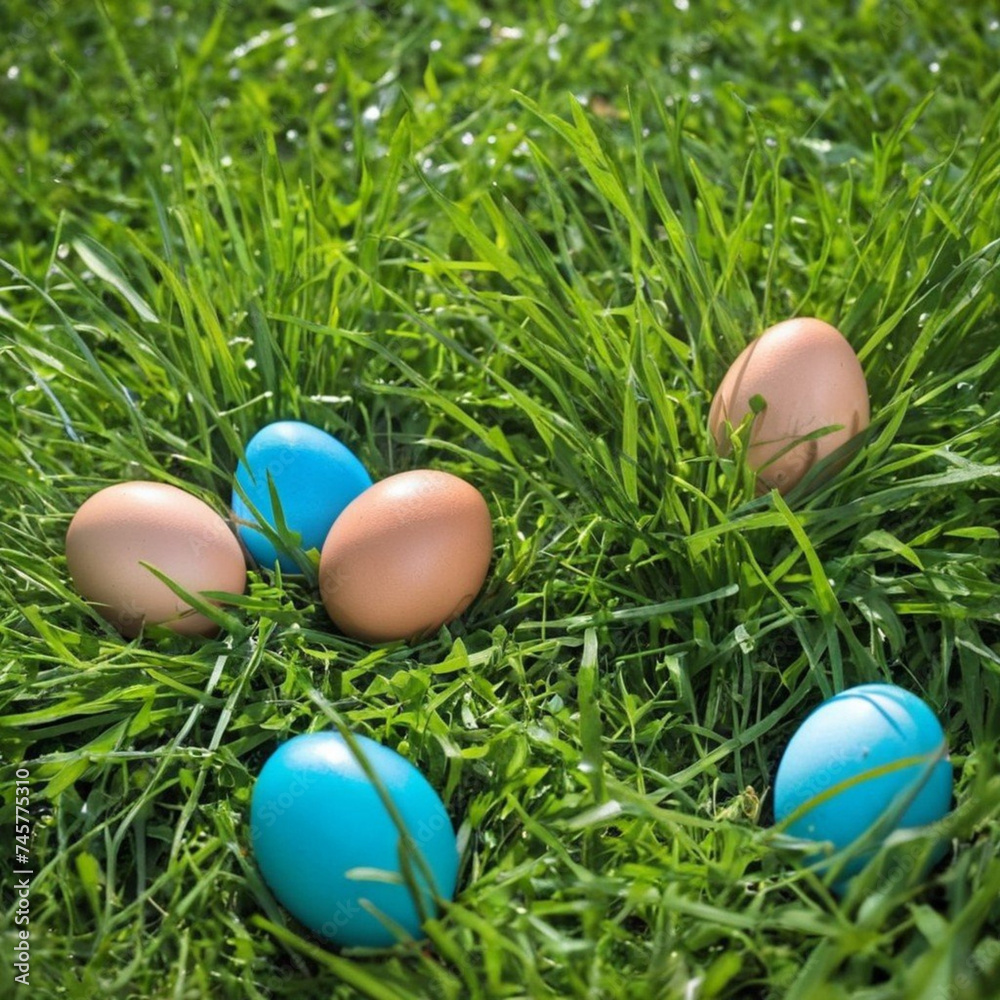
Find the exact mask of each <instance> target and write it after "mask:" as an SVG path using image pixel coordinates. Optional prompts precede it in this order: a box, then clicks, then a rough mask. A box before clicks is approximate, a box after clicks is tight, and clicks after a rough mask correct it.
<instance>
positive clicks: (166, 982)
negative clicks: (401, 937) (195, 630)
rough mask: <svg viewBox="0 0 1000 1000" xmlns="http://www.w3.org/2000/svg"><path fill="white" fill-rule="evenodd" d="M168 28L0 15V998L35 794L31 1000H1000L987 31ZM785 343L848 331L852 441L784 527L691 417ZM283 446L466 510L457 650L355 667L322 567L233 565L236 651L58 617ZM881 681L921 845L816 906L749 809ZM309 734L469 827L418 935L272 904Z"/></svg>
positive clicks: (998, 103) (813, 885)
mask: <svg viewBox="0 0 1000 1000" xmlns="http://www.w3.org/2000/svg"><path fill="white" fill-rule="evenodd" d="M172 6H173V10H169V9H168V8H165V7H161V6H159V5H151V4H149V3H144V2H141V0H140V2H137V3H135V4H124V3H123V4H118V3H111V2H110V0H105V2H104V3H101V2H97V0H92V2H79V3H72V4H70V3H66V2H60V0H51V2H50V3H49V4H48V5H47V6H46V5H42V8H41V11H40V12H39V10H38V8H36V7H35V6H34V5H31V4H28V3H27V2H25V0H14V2H13V3H8V4H5V5H4V11H3V13H2V15H0V35H2V36H3V38H4V39H5V44H4V45H3V46H2V47H0V87H2V89H0V102H2V107H3V110H4V115H5V118H6V122H5V123H4V124H3V127H2V130H0V191H2V192H3V199H2V203H0V258H2V259H3V265H2V267H0V274H2V275H3V277H2V278H0V331H2V334H3V339H2V342H0V354H2V365H0V383H2V387H3V392H2V394H0V426H2V428H3V434H2V435H0V458H2V461H0V482H2V487H0V489H2V494H0V495H2V496H3V498H4V501H5V503H4V512H3V517H2V519H0V561H2V565H3V566H4V572H3V573H2V574H0V671H2V672H0V678H2V680H0V706H2V707H0V740H2V762H0V779H2V782H3V786H2V787H3V802H4V804H3V809H2V814H3V827H2V829H3V831H4V833H3V836H4V837H5V841H4V842H3V843H2V844H0V860H2V866H3V875H2V878H3V881H4V885H5V890H4V894H3V899H2V906H3V908H4V909H3V912H2V914H0V950H2V955H3V958H2V960H0V985H2V989H3V992H4V995H7V994H8V993H9V992H10V990H11V976H12V967H13V960H12V951H13V934H14V931H15V929H16V928H15V927H14V925H13V924H12V918H13V914H14V898H15V897H14V895H13V890H12V888H9V887H11V886H12V882H13V878H12V876H10V875H9V871H10V870H12V867H13V865H12V856H13V847H14V840H13V832H12V825H13V821H14V794H13V780H14V771H15V768H17V767H19V766H24V767H27V768H28V769H29V771H30V774H31V792H32V805H31V811H32V816H33V822H34V827H35V832H34V840H33V842H32V846H31V851H32V855H33V858H34V860H35V866H36V874H35V876H34V880H33V883H32V895H31V905H32V910H31V919H32V923H31V928H32V933H33V937H32V943H31V951H32V973H31V986H30V987H29V988H24V987H19V988H17V990H16V991H15V992H14V994H13V995H14V996H22V995H23V996H25V997H28V996H30V997H32V998H36V997H37V998H49V997H65V998H80V1000H91V998H93V997H96V996H113V997H121V998H168V997H169V998H195V997H212V998H228V997H234V998H236V997H239V998H244V997H247V998H253V1000H262V998H267V1000H278V998H289V1000H291V998H296V997H302V996H317V997H319V996H323V997H337V998H348V997H370V998H379V1000H383V998H384V1000H418V998H419V1000H423V998H432V1000H452V998H454V1000H459V998H478V997H510V998H513V997H530V998H545V997H552V998H562V997H580V998H584V997H586V998H604V997H607V998H614V1000H619V998H636V1000H646V998H661V997H663V998H674V997H677V998H682V997H684V998H692V1000H695V998H697V1000H702V998H711V997H719V998H731V1000H735V998H748V1000H750V998H775V1000H776V998H778V997H788V998H802V1000H816V998H822V1000H825V998H845V1000H847V998H850V1000H859V998H860V1000H890V998H897V997H899V998H902V997H906V998H914V1000H916V998H920V1000H971V998H976V997H980V998H990V997H995V996H996V983H997V982H998V981H1000V902H998V897H1000V860H998V859H997V857H996V853H997V846H998V843H1000V773H998V768H997V752H998V738H1000V709H998V698H1000V630H998V628H997V625H998V621H1000V617H998V616H1000V532H998V530H997V520H998V512H1000V490H998V486H1000V465H998V462H997V455H998V453H1000V426H998V415H1000V301H998V292H1000V277H998V269H1000V240H998V234H1000V128H998V125H1000V73H998V71H997V67H998V65H1000V59H998V57H1000V25H998V23H997V20H996V19H994V17H993V15H990V14H989V13H988V6H989V5H986V4H977V3H973V2H970V0H965V2H951V3H944V2H943V0H928V2H926V3H921V4H917V3H914V2H911V0H895V2H889V3H885V2H872V0H859V2H858V3H854V4H850V5H849V4H841V5H836V7H837V9H836V11H833V10H831V6H833V5H824V4H820V3H818V2H815V0H802V2H796V3H784V2H777V3H774V4H754V5H751V4H749V3H747V2H744V3H739V2H729V3H719V4H712V5H701V4H695V3H692V4H691V5H690V8H691V9H689V10H686V11H680V10H678V9H677V8H676V7H675V6H674V5H672V4H669V3H653V2H649V3H644V2H638V0H635V2H631V3H621V4H616V3H609V2H607V0H605V2H597V3H591V4H581V3H577V2H570V0H558V2H557V0H543V2H541V3H537V4H536V3H527V2H525V3H519V4H514V5H499V4H496V5H495V4H490V3H486V2H482V3H478V4H477V3H475V2H472V0H442V2H440V3H435V4H430V3H426V4H425V3H421V2H415V0H411V2H410V3H407V4H402V3H399V2H390V3H387V4H385V5H383V6H382V7H380V8H372V9H365V8H362V7H360V6H359V5H357V4H354V3H348V2H342V3H339V4H335V5H333V6H330V7H325V8H322V9H319V10H317V11H316V12H311V11H310V8H309V7H308V5H307V4H306V3H303V2H300V0H282V2H271V3H262V4H253V3H249V2H239V0H231V2H228V3H224V4H215V5H212V4H204V3H203V4H195V3H188V2H181V0H176V2H174V4H173V5H172ZM682 6H686V5H683V4H682ZM703 7H708V8H709V9H707V10H706V9H703ZM126 10H127V11H128V13H125V11H126ZM824 11H825V13H824ZM32 17H34V19H35V20H34V22H33V21H32V20H31V19H32ZM283 25H284V26H285V27H283ZM264 31H268V32H269V34H266V35H265V34H263V33H262V32H264ZM796 314H800V315H817V316H820V317H823V318H824V319H827V320H829V321H831V322H833V323H834V324H835V325H837V326H838V327H839V328H840V329H841V330H842V331H843V332H844V333H845V335H846V336H847V337H848V338H849V339H850V341H851V343H852V344H853V345H854V347H855V349H856V350H857V351H858V353H859V356H860V357H861V359H862V362H863V365H864V368H865V372H866V375H867V377H868V381H869V387H870V390H871V396H872V424H871V428H870V431H869V432H868V434H867V437H866V442H865V447H864V448H863V449H862V450H861V451H860V453H859V454H858V455H857V456H856V457H855V458H854V459H853V460H852V461H851V463H850V465H849V466H848V467H847V469H846V470H845V471H844V472H843V473H841V474H840V475H839V476H838V477H837V478H836V479H835V480H833V481H832V482H830V483H828V484H827V485H824V486H822V487H821V488H818V489H816V490H815V491H813V492H812V493H810V494H808V495H798V496H795V495H793V496H790V497H789V498H788V503H787V504H785V503H781V502H780V501H778V500H777V499H775V498H771V497H764V498H760V499H755V498H754V494H753V488H752V484H751V483H750V481H749V479H748V476H747V475H746V472H745V470H744V469H742V468H741V467H740V464H739V461H738V460H728V459H727V460H720V459H719V458H717V457H716V456H715V454H714V452H713V449H712V447H711V444H710V438H709V435H708V432H707V428H706V421H707V414H708V404H709V401H710V399H711V395H712V392H713V390H714V388H715V386H716V384H717V383H718V381H719V379H720V378H721V376H722V374H723V372H724V371H725V369H726V367H727V366H728V364H729V362H730V361H731V360H732V359H733V358H734V357H735V355H736V354H737V353H738V351H739V350H740V349H741V348H742V346H743V345H744V344H745V343H746V342H747V341H748V340H749V339H750V338H751V337H752V336H753V335H755V334H756V333H757V332H759V331H760V330H761V329H763V327H765V326H766V325H769V324H770V323H773V322H776V321H778V320H781V319H784V318H787V317H789V316H792V315H796ZM279 417H297V418H301V419H304V420H308V421H310V422H313V423H316V424H318V425H320V426H322V427H325V428H327V429H328V430H330V431H331V432H333V433H335V434H337V435H338V436H339V437H341V439H342V440H343V441H344V442H345V443H347V444H348V445H349V446H350V447H352V448H353V449H354V450H355V451H356V452H357V454H358V455H359V457H360V458H361V460H362V461H363V462H364V463H365V464H366V466H367V467H368V468H369V469H370V470H371V472H372V474H373V475H374V476H375V477H376V478H380V477H383V476H385V475H388V474H390V473H392V472H395V471H400V470H403V469H409V468H415V467H421V466H433V467H436V468H442V469H448V470H451V471H453V472H456V473H457V474H459V475H462V476H464V477H466V478H467V479H469V480H470V481H471V482H473V483H475V484H476V485H477V486H478V487H479V488H480V489H481V490H482V491H483V492H484V494H485V495H486V496H487V498H488V500H489V502H490V507H491V511H492V514H493V517H494V524H495V537H496V554H495V559H494V563H493V566H492V568H491V573H490V576H489V580H488V583H487V587H486V589H485V591H484V593H483V594H482V595H481V596H480V598H479V599H478V600H477V601H476V602H475V604H474V605H473V606H472V608H471V609H470V611H469V612H468V613H467V614H466V615H465V616H464V618H463V619H462V620H461V621H460V622H457V623H455V625H453V626H452V627H451V628H449V629H446V630H442V632H441V633H440V634H439V635H438V636H436V637H435V638H433V639H432V640H428V641H426V642H423V643H421V644H420V645H417V646H404V645H397V646H394V647H390V648H380V649H371V648H368V647H364V646H361V645H358V644H355V643H353V642H351V641H348V640H346V639H345V638H343V637H342V636H339V635H338V634H336V632H335V631H334V629H333V627H332V625H331V624H330V622H329V620H328V619H327V618H326V616H325V614H324V612H323V610H322V606H321V604H320V602H319V600H318V594H317V592H316V590H315V588H314V586H313V585H312V583H311V582H310V581H309V580H305V581H302V580H285V581H281V582H275V581H270V580H268V579H266V578H261V577H259V576H257V575H254V576H252V578H251V585H250V587H249V589H248V591H247V594H246V595H245V596H244V597H243V598H242V599H241V600H240V601H239V602H234V603H233V604H232V605H230V606H229V607H228V608H227V611H228V612H229V613H230V614H231V615H233V616H234V618H235V624H234V626H233V627H232V628H231V629H228V630H227V631H225V632H224V633H223V634H221V635H220V637H219V638H218V639H215V640H212V641H204V642H198V641H192V640H185V639H181V638H178V637H172V636H163V635H155V636H150V637H147V638H146V639H143V640H141V641H137V642H133V643H126V642H124V641H123V640H122V639H120V638H119V637H118V636H117V635H116V634H114V633H113V632H110V631H109V629H108V628H107V627H106V626H104V625H103V624H102V623H101V621H100V620H99V619H98V618H97V617H96V616H95V615H94V614H93V613H92V612H91V611H90V610H89V609H88V608H87V606H86V605H85V604H84V603H83V602H82V601H81V600H80V598H79V597H77V596H76V595H75V594H74V593H73V592H72V590H71V588H70V587H69V584H68V579H67V573H66V565H65V559H64V556H63V538H64V534H65V530H66V526H67V524H68V522H69V519H70V517H71V516H72V513H73V511H74V510H75V509H76V507H77V506H78V505H79V504H80V503H81V502H82V500H83V499H84V498H85V497H86V496H88V495H89V494H91V493H92V492H94V491H95V490H96V489H98V488H100V487H101V486H104V485H108V484H110V483H112V482H117V481H120V480H122V479H127V478H152V479H157V480H161V481H165V482H171V483H175V484H183V485H184V486H185V487H186V488H188V489H190V490H192V491H194V492H195V493H197V494H198V495H200V496H202V497H204V498H205V499H206V500H208V501H209V502H210V503H212V504H213V505H215V506H216V507H217V508H218V509H219V510H224V503H225V501H226V499H228V496H229V493H230V488H231V477H232V473H233V470H234V468H235V463H236V460H237V457H238V454H239V448H240V444H241V442H243V441H245V440H246V439H247V437H248V436H249V435H250V434H251V433H252V432H253V431H254V430H255V429H256V428H258V427H259V426H260V425H262V424H263V423H266V422H267V421H269V420H272V419H276V418H279ZM870 680H892V681H894V682H896V683H898V684H901V685H902V686H904V687H906V688H908V689H910V690H912V691H915V692H917V693H919V694H920V695H921V696H923V697H924V698H925V699H926V700H927V701H928V702H929V703H930V704H931V705H932V706H933V707H934V708H935V710H936V711H937V712H938V713H939V715H940V717H941V719H942V721H943V723H944V725H945V727H946V729H947V732H948V737H949V742H950V747H951V755H952V762H953V764H954V766H955V775H956V788H957V795H956V809H955V812H954V814H953V815H952V816H951V817H949V819H948V820H947V821H946V822H945V823H944V824H942V826H941V827H939V828H936V829H934V830H932V831H928V832H927V833H925V834H922V835H921V836H919V837H917V838H915V839H913V840H911V841H909V842H906V843H894V844H892V845H890V846H889V847H887V848H886V849H885V850H883V851H882V852H881V853H880V854H879V855H878V857H877V858H876V859H875V860H874V861H873V863H872V864H871V865H869V866H868V868H867V869H866V870H865V872H864V873H863V874H862V875H861V876H859V877H858V878H857V879H856V880H855V881H854V883H853V887H852V889H851V891H850V892H849V894H848V895H847V896H846V898H844V899H843V900H838V899H837V898H836V897H835V896H833V895H832V894H831V892H830V890H829V888H828V887H827V886H826V884H825V883H824V882H823V880H822V879H821V878H819V877H818V876H817V875H816V874H815V873H814V872H810V871H808V870H805V869H802V868H801V867H798V866H797V865H796V856H795V854H794V853H792V852H789V851H787V850H784V849H782V848H781V844H780V841H778V840H776V838H775V836H774V832H773V830H772V829H771V825H772V822H773V814H772V811H771V798H770V787H771V783H772V780H773V772H774V768H775V767H776V764H777V761H778V759H779V757H780V755H781V752H782V749H783V747H784V745H785V743H786V742H787V740H788V738H789V737H790V735H791V734H792V732H793V731H794V729H795V727H796V725H797V724H798V722H799V721H800V720H801V719H802V718H803V717H804V715H805V714H806V712H807V711H808V710H809V709H810V708H811V707H813V706H814V705H815V704H817V703H818V702H819V700H820V699H821V698H822V697H823V696H825V695H828V694H830V693H831V692H833V691H835V690H839V689H841V688H843V687H846V686H849V685H851V684H855V683H859V682H863V681H870ZM323 706H329V707H330V708H331V709H332V710H335V712H336V713H337V715H338V716H339V717H340V718H342V719H343V720H345V721H346V722H347V723H348V724H349V725H351V726H352V727H353V728H354V729H355V730H356V731H358V732H362V733H365V734H367V735H370V736H372V737H373V738H375V739H377V740H380V741H381V742H384V743H386V744H388V745H390V746H393V747H395V748H397V749H398V750H400V752H402V753H403V754H405V755H406V756H407V757H408V758H409V759H411V760H412V761H414V763H416V764H417V765H418V766H419V767H420V768H421V769H422V770H423V771H424V773H425V774H427V775H428V777H429V779H430V780H431V782H432V783H433V784H434V786H435V787H436V788H437V789H438V790H439V791H440V792H441V794H442V796H443V798H444V800H445V803H446V805H447V807H448V810H449V813H450V815H451V816H452V818H453V820H454V822H455V825H456V828H457V829H458V830H459V836H460V844H461V847H462V866H461V872H460V883H459V892H458V895H457V899H456V902H455V903H454V904H453V905H451V906H449V907H448V908H447V911H446V912H445V913H444V914H443V916H442V918H441V919H440V920H439V921H437V922H435V923H433V924H432V925H431V926H430V927H429V928H428V931H429V937H430V942H429V944H428V945H426V946H424V947H409V948H408V947H405V946H401V947H400V948H399V949H398V950H397V951H395V952H392V953H390V954H382V955H379V956H376V957H372V956H365V955H351V954H346V953H341V954H338V953H336V952H333V951H329V950H326V949H324V948H323V947H322V946H321V944H320V943H319V942H317V941H316V940H314V939H311V938H310V937H309V935H308V933H307V932H305V931H304V930H303V929H302V928H301V927H300V926H298V925H297V924H296V923H295V922H294V921H293V920H291V918H289V917H288V916H287V915H286V914H285V913H284V912H283V911H282V910H281V909H280V908H279V907H278V906H277V905H276V903H275V902H274V900H273V898H272V897H271V895H270V894H269V892H268V890H267V889H266V888H265V886H264V885H263V884H262V882H261V879H260V877H259V875H258V874H257V872H256V870H255V867H254V864H253V859H252V856H251V855H250V852H249V837H248V820H247V817H248V811H249V797H250V792H251V788H252V784H253V780H254V776H255V775H256V773H257V772H258V770H259V768H260V767H261V765H262V763H263V761H264V760H265V759H266V757H267V756H268V754H269V753H270V752H271V751H272V750H273V749H274V748H275V746H276V745H277V744H278V742H279V741H281V740H282V739H285V738H287V737H289V736H291V735H293V734H296V733H301V732H305V731H307V730H310V729H317V728H325V727H328V726H330V725H331V720H330V718H328V717H327V713H326V712H325V711H324V708H323ZM942 841H944V842H947V846H948V851H947V855H946V857H945V860H944V861H943V862H942V863H941V864H940V865H938V866H937V867H935V868H934V869H933V871H932V872H931V874H930V875H929V876H927V877H926V878H924V877H921V875H920V874H919V868H920V865H919V863H918V862H919V858H920V857H922V856H924V855H926V854H928V853H930V852H931V851H932V850H933V849H934V847H935V845H936V844H938V843H940V842H942ZM8 859H11V861H10V863H9V861H8Z"/></svg>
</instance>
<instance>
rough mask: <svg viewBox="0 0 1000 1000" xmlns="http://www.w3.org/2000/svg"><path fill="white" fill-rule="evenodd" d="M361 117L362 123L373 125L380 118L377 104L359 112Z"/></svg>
mask: <svg viewBox="0 0 1000 1000" xmlns="http://www.w3.org/2000/svg"><path fill="white" fill-rule="evenodd" d="M361 117H362V119H364V121H366V122H368V123H369V124H370V125H371V124H374V123H375V122H377V121H378V120H379V118H381V117H382V112H381V111H380V110H379V107H378V105H377V104H372V105H369V106H368V107H367V108H365V110H364V111H362V112H361Z"/></svg>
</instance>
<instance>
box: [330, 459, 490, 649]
mask: <svg viewBox="0 0 1000 1000" xmlns="http://www.w3.org/2000/svg"><path fill="white" fill-rule="evenodd" d="M492 552H493V527H492V523H491V521H490V512H489V508H488V507H487V505H486V501H485V500H484V499H483V496H482V494H481V493H480V492H479V491H478V490H477V489H476V488H475V487H474V486H472V485H471V484H469V483H467V482H465V480H463V479H459V478H458V476H453V475H451V474H450V473H447V472H438V471H435V470H432V469H415V470H413V471H411V472H400V473H398V474H397V475H394V476H389V477H388V478H386V479H383V480H381V481H380V482H378V483H376V484H375V485H374V486H373V487H372V488H371V489H369V490H366V491H365V492H364V493H362V494H361V496H359V497H358V498H357V499H356V500H354V502H353V503H351V504H350V505H349V506H348V507H347V508H346V509H345V510H344V512H343V513H342V514H341V515H340V517H338V518H337V520H336V522H335V523H334V525H333V527H332V528H331V529H330V534H329V535H328V536H327V539H326V542H325V543H324V545H323V552H322V556H321V558H320V574H319V582H320V592H321V594H322V597H323V603H324V604H325V605H326V609H327V611H328V612H329V614H330V617H331V618H332V619H333V621H334V623H335V624H336V625H337V626H338V627H339V628H340V629H341V630H342V631H343V632H345V633H346V634H347V635H350V636H353V637H354V638H356V639H361V640H363V641H365V642H389V641H393V640H397V639H417V638H420V637H422V636H426V635H428V634H430V633H432V632H434V631H435V630H437V629H438V628H440V627H441V626H442V625H445V624H447V623H448V622H450V621H453V620H454V619H455V618H457V617H458V616H459V615H460V614H462V612H463V611H465V609H466V608H467V607H468V606H469V605H470V604H471V603H472V601H473V599H474V598H475V596H476V594H478V593H479V590H480V588H481V587H482V585H483V581H484V580H485V579H486V571H487V569H488V568H489V564H490V556H491V555H492Z"/></svg>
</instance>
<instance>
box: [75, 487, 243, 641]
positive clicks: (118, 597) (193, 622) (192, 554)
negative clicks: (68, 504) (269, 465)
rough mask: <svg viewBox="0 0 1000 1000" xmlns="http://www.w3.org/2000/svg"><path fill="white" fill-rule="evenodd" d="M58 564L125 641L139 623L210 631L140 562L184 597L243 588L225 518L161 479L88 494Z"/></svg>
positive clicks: (239, 556)
mask: <svg viewBox="0 0 1000 1000" xmlns="http://www.w3.org/2000/svg"><path fill="white" fill-rule="evenodd" d="M66 562H67V563H68V565H69V572H70V576H71V577H72V580H73V585H74V586H75V587H76V589H77V590H78V591H79V593H80V594H81V595H82V596H83V597H84V598H85V599H86V600H87V601H89V602H90V603H91V604H92V605H93V606H94V608H95V609H96V610H97V611H98V612H99V613H100V614H101V615H102V616H103V617H104V618H106V619H107V620H108V621H109V622H111V624H112V625H113V626H114V627H115V628H116V629H118V631H119V632H121V634H122V635H124V636H126V637H128V638H132V637H133V636H136V635H138V634H139V632H140V631H141V630H142V627H143V625H144V624H145V625H164V626H166V627H167V628H170V629H172V630H173V631H175V632H179V633H181V634H182V635H212V634H214V633H215V632H216V631H218V626H217V625H216V624H215V623H214V622H213V621H211V620H210V619H208V618H206V617H205V616H204V615H201V614H198V613H197V612H195V611H193V610H192V608H191V606H190V605H189V604H187V603H186V602H185V601H184V600H182V599H181V598H180V597H178V596H177V595H176V594H175V593H174V592H173V591H172V590H171V589H170V588H169V587H168V586H167V585H166V584H165V583H163V582H162V581H161V580H158V579H157V578H156V577H155V576H154V575H153V574H152V573H151V572H150V571H149V570H148V569H147V568H146V567H145V566H143V565H142V563H144V562H145V563H148V564H149V565H150V566H155V567H156V569H158V570H159V571H160V572H161V573H164V574H165V575H166V576H168V577H169V578H170V579H171V580H173V581H174V582H175V583H176V584H178V585H179V586H181V587H182V588H183V589H184V590H186V591H188V592H189V593H191V594H200V593H201V592H203V591H212V590H214V591H224V592H227V593H231V594H242V593H243V590H244V588H245V587H246V577H247V574H246V561H245V559H244V556H243V550H242V549H241V548H240V544H239V542H238V541H237V540H236V536H235V535H234V534H233V532H232V531H231V530H230V529H229V526H228V525H227V524H226V522H225V521H224V520H223V519H222V518H221V517H220V516H219V515H218V514H217V513H216V512H215V511H214V510H212V508H211V507H209V506H208V504H206V503H203V502H202V501H201V500H199V499H198V498H197V497H194V496H191V494H189V493H185V492H184V491H183V490H181V489H178V488H177V487H176V486H168V485H167V484H165V483H151V482H144V481H137V482H128V483H118V484H117V485H115V486H108V487H107V488H106V489H103V490H100V491H99V492H97V493H95V494H94V495H93V496H92V497H89V498H88V499H87V500H86V501H84V503H83V505H82V506H81V507H80V509H79V510H78V511H77V512H76V514H75V515H74V516H73V520H72V521H71V522H70V525H69V530H68V531H67V533H66Z"/></svg>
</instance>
